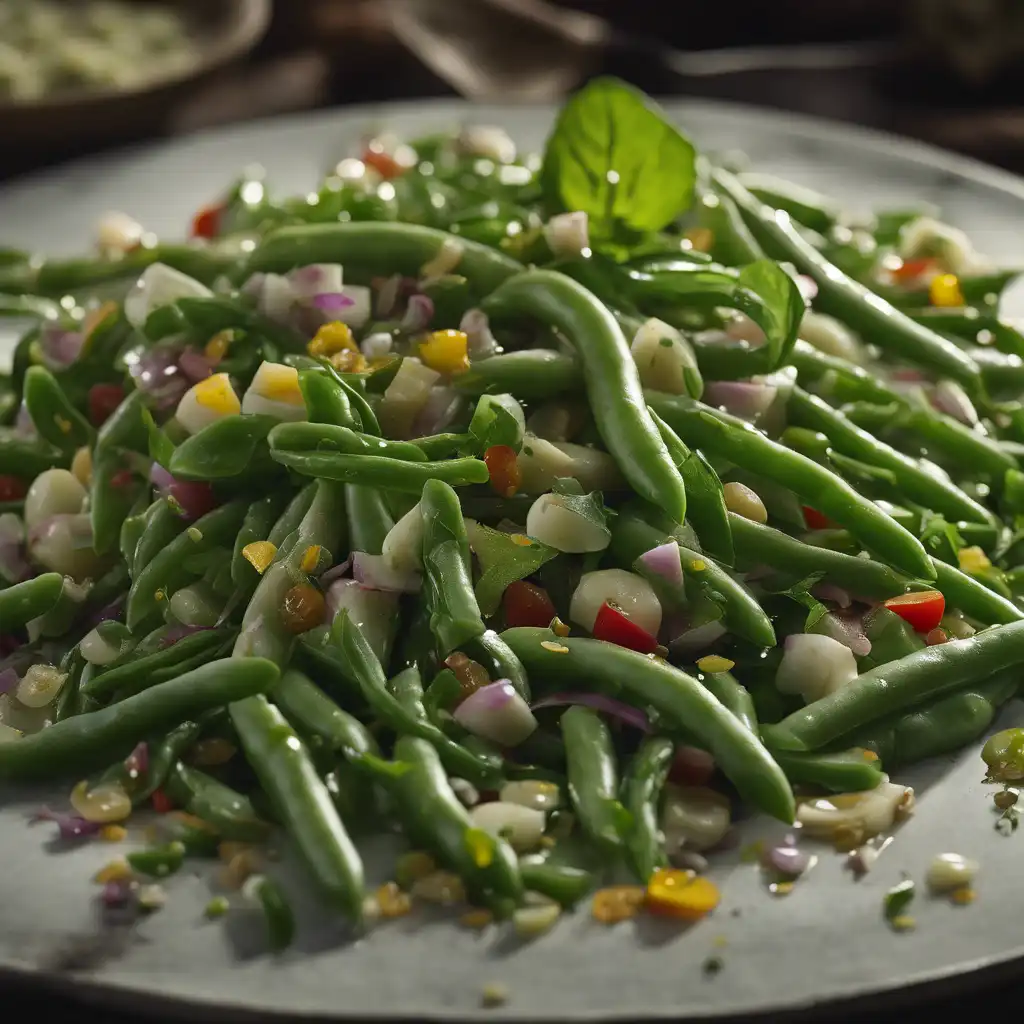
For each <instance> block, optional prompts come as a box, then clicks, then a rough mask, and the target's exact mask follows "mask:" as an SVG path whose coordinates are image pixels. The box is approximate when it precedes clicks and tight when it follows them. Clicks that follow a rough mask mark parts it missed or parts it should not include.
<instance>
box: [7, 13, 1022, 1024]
mask: <svg viewBox="0 0 1024 1024" xmlns="http://www.w3.org/2000/svg"><path fill="white" fill-rule="evenodd" d="M404 7H405V13H406V15H407V16H408V17H410V18H412V19H413V24H414V25H415V24H418V23H419V22H418V21H417V19H422V20H423V21H424V23H426V24H429V25H433V26H434V35H433V38H431V37H430V36H429V35H428V36H427V37H426V39H424V37H423V36H422V34H419V35H416V34H415V33H413V34H412V35H410V32H411V30H410V28H409V23H408V22H406V24H405V26H404V28H403V27H402V26H401V25H399V24H398V23H397V21H396V19H395V17H394V11H395V8H394V6H393V4H391V3H390V2H389V0H277V3H276V6H275V12H274V17H273V21H272V24H271V26H270V29H269V31H268V33H267V34H266V36H265V37H264V39H263V41H262V42H261V43H260V44H259V45H258V46H257V47H256V49H255V50H254V51H253V52H252V53H251V54H250V55H249V56H248V57H246V58H245V59H243V60H242V61H240V62H238V63H236V64H235V65H234V66H233V67H231V68H230V69H226V70H225V71H224V72H222V73H220V74H218V75H216V76H214V77H213V78H212V79H209V80H207V81H205V82H204V83H202V84H201V85H199V86H197V87H196V88H194V89H186V90H184V91H181V92H180V93H177V94H176V95H175V96H174V97H173V98H170V97H169V98H167V99H166V100H164V101H162V102H161V103H160V104H159V106H157V107H155V108H154V109H153V111H152V113H151V114H150V115H149V116H147V117H146V118H145V119H144V123H143V125H142V127H141V128H140V126H139V124H138V123H128V122H127V121H122V120H120V119H119V118H118V117H117V116H109V115H107V116H103V117H101V118H98V119H93V120H91V121H90V123H89V125H88V130H86V131H84V132H79V133H77V135H76V137H73V138H72V137H69V136H68V135H67V134H66V133H59V132H51V133H47V132H46V131H43V132H41V133H39V132H37V133H36V136H37V137H36V138H35V139H34V140H33V141H31V142H27V141H16V142H12V140H11V139H10V138H8V139H6V140H4V139H2V138H0V178H9V177H12V176H15V175H18V174H23V173H29V172H31V171H33V170H36V169H39V168H42V167H45V166H50V165H53V164H55V163H59V162H60V161H62V160H66V159H69V158H72V157H75V156H81V155H84V154H87V153H90V152H95V151H98V150H100V149H106V148H110V147H111V146H115V145H120V144H124V143H127V142H135V143H137V142H142V141H145V140H146V139H147V138H156V137H166V136H168V135H174V134H177V133H180V132H184V131H190V130H194V129H197V128H206V127H215V126H217V125H219V124H227V123H230V122H232V121H238V120H243V119H250V118H254V117H261V116H266V115H268V114H277V113H284V112H293V111H301V110H305V109H312V108H318V107H325V106H333V105H338V104H346V103H360V102H367V101H377V100H386V99H401V98H407V97H424V96H454V95H459V94H460V92H462V93H464V94H465V93H466V92H470V94H471V95H472V96H473V97H475V98H489V99H501V98H503V97H507V96H508V95H509V88H508V87H509V83H510V82H512V83H516V84H517V85H518V84H522V85H523V87H524V88H525V86H526V83H527V82H528V81H530V80H531V76H533V75H535V74H538V73H539V72H541V71H543V70H544V69H545V68H550V67H556V68H559V69H560V71H561V74H560V77H558V85H559V87H557V88H555V89H554V90H553V92H552V90H548V92H546V93H544V95H543V96H542V97H541V98H544V97H548V98H551V99H554V98H555V95H554V94H553V93H557V92H558V91H560V89H565V88H571V87H572V86H573V85H575V84H578V83H579V82H581V81H583V80H584V79H585V78H586V77H588V76H590V75H593V74H598V73H612V74H618V75H621V76H623V77H625V78H627V79H629V80H630V81H632V82H633V83H634V84H636V85H638V86H640V87H641V88H643V89H645V90H647V91H649V92H652V93H658V94H663V95H670V94H679V95H684V94H685V95H696V96H705V97H718V98H725V99H731V100H736V101H739V102H745V103H757V104H763V105H768V106H773V107H780V108H784V109H791V110H799V111H803V112H807V113H814V114H818V115H821V116H825V117H830V118H834V119H840V120H846V121H852V122H856V123H859V124H863V125H870V126H873V127H878V128H884V129H887V130H891V131H896V132H899V133H901V134H905V135H911V136H915V137H917V138H921V139H925V140H926V141H929V142H933V143H936V144H938V145H942V146H945V147H947V148H951V149H956V150H959V151H961V152H964V153H968V154H970V155H972V156H976V157H978V158H980V159H983V160H987V161H989V162H992V163H996V164H1000V165H1002V166H1004V167H1007V168H1010V169H1011V170H1017V171H1022V172H1024V0H772V2H765V0H727V2H717V3H703V2H696V0H574V2H572V3H559V4H554V5H552V6H551V7H550V8H549V7H548V5H547V4H545V3H544V2H542V0H438V3H436V4H434V3H431V2H429V0H408V2H407V3H405V5H404ZM571 9H574V10H575V11H577V12H583V13H585V14H588V15H591V16H596V17H597V18H599V19H601V22H600V23H598V22H595V21H584V22H580V23H577V22H574V21H572V20H569V21H568V22H564V21H563V20H560V19H558V18H557V17H552V16H551V12H552V10H554V11H555V12H556V13H557V12H558V11H561V12H562V13H563V14H564V13H565V12H566V11H569V10H571ZM552 25H555V26H557V28H558V30H557V31H556V30H555V28H552ZM545 26H547V27H545ZM449 31H451V33H452V35H451V38H450V39H447V38H446V34H447V33H448V32H449ZM566 32H568V37H566V35H565V33H566ZM580 35H582V36H588V35H589V37H591V38H596V39H598V40H599V41H598V42H595V43H594V44H592V45H590V46H585V45H581V44H579V43H578V42H575V43H574V42H573V38H574V36H575V37H579V36H580ZM438 39H440V40H443V41H454V42H456V43H457V44H458V46H459V47H460V48H461V49H462V50H466V48H467V47H468V48H469V49H468V50H467V52H472V53H474V54H476V55H477V60H478V62H479V63H481V64H483V65H485V66H486V67H485V71H486V70H487V69H488V68H491V67H495V68H496V67H499V66H500V67H501V68H502V69H503V77H502V79H501V80H498V79H494V80H493V81H491V82H490V84H486V83H485V84H484V86H482V87H478V88H476V89H475V90H467V89H466V88H465V82H464V81H463V80H461V79H460V78H459V76H458V75H456V74H454V73H453V68H452V65H451V62H450V61H448V62H446V60H445V59H444V57H443V56H441V55H440V54H441V53H442V49H441V44H440V43H439V42H438V41H437V40H438ZM485 77H486V75H485ZM460 86H461V88H460ZM481 89H482V90H483V91H481ZM534 98H537V97H536V95H535V97H534ZM0 116H2V108H0ZM0 123H2V122H0ZM0 231H2V225H0ZM1010 884H1012V881H1011V883H1010ZM0 913H2V910H0ZM780 940H782V941H784V936H780ZM908 941H913V939H912V937H910V938H909V939H908ZM1021 991H1024V987H1022V986H1021V985H1020V984H1018V983H1016V982H1014V981H1013V980H1009V981H1007V977H1006V973H1005V972H1000V974H999V975H998V976H989V977H985V978H975V979H974V983H973V985H972V991H971V992H970V994H967V995H963V994H958V993H956V992H952V991H951V990H950V989H948V988H943V989H941V990H938V989H936V990H932V991H931V992H930V993H921V994H920V998H919V996H918V994H917V993H909V992H904V993H903V994H902V998H900V999H898V1000H897V999H889V1000H886V1001H884V1002H882V1003H879V1004H875V1005H873V1006H870V1007H858V1008H856V1009H850V1008H847V1009H846V1010H843V1011H841V1013H840V1015H839V1016H836V1015H835V1014H834V1013H833V1014H827V1016H828V1017H829V1018H830V1019H834V1020H843V1021H849V1022H851V1024H852V1022H853V1021H855V1020H857V1021H859V1020H862V1019H863V1018H864V1017H865V1015H866V1014H870V1016H871V1019H873V1020H874V1021H875V1022H877V1024H896V1022H897V1021H900V1022H904V1021H906V1020H907V1018H908V1017H909V1018H910V1019H912V1020H917V1019H921V1020H924V1019H925V1018H926V1016H927V1017H928V1018H929V1019H930V1018H932V1017H934V1015H935V1013H936V1011H941V1012H942V1013H943V1015H944V1016H945V1017H947V1019H970V1018H971V1016H972V1015H973V1016H980V1015H985V1016H987V1017H988V1018H989V1019H991V1018H993V1017H994V1016H995V1014H996V1013H999V1012H1000V1011H1002V1010H1003V1007H1004V1006H1006V1007H1007V1009H1009V1008H1010V1007H1014V1008H1015V1009H1014V1012H1019V1008H1018V1007H1019V1004H1018V1002H1017V999H1016V998H1015V997H1016V996H1017V994H1018V993H1019V992H1021ZM0 997H4V1002H5V1003H6V1004H7V1006H8V1007H10V1008H11V1009H12V1010H13V1009H14V1008H15V1007H16V1008H17V1012H18V1013H19V1015H20V1016H21V1017H22V1018H23V1019H35V1018H41V1017H44V1018H45V1019H46V1020H48V1021H56V1020H68V1021H71V1020H74V1021H75V1024H93V1022H96V1024H98V1022H100V1021H103V1022H105V1024H127V1022H129V1021H133V1022H136V1024H139V1022H141V1021H146V1020H149V1019H150V1018H151V1014H149V1013H147V1012H146V1011H145V1010H142V1009H141V1008H140V1012H139V1013H136V1014H125V1013H114V1012H108V1011H105V1010H104V1011H100V1010H94V1009H89V1008H83V1007H81V1006H77V1005H75V1004H74V1003H72V1002H71V1001H70V1000H68V999H67V998H66V997H64V996H55V995H53V994H47V993H40V992H28V991H26V990H23V989H22V988H21V987H20V986H19V987H17V988H15V987H13V986H11V985H10V984H9V983H8V984H5V983H4V981H3V980H2V979H0ZM908 998H909V999H912V1000H913V1004H912V1005H911V1006H906V1005H905V1004H906V1002H907V1000H908ZM190 1016H191V1015H190ZM813 1016H814V1017H816V1018H820V1017H821V1016H822V1014H817V1013H815V1014H813ZM777 1019H778V1020H781V1019H782V1018H777ZM802 1019H807V1018H806V1017H804V1018H802Z"/></svg>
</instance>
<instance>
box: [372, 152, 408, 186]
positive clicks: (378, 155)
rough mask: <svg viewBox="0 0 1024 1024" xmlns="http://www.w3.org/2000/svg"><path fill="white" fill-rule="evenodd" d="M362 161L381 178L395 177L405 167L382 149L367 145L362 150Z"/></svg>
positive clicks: (401, 172) (402, 171)
mask: <svg viewBox="0 0 1024 1024" xmlns="http://www.w3.org/2000/svg"><path fill="white" fill-rule="evenodd" d="M362 160H363V163H364V164H366V166H367V167H372V168H373V169H374V170H375V171H376V172H377V173H378V174H379V175H380V176H381V177H382V178H384V179H390V178H397V177H398V176H399V175H400V174H403V173H404V172H405V168H404V167H403V166H402V165H401V164H400V163H399V162H398V161H397V160H396V159H395V158H394V157H393V156H392V155H391V154H390V153H385V152H384V150H383V149H375V148H374V147H373V146H367V147H366V149H365V150H364V151H363V156H362Z"/></svg>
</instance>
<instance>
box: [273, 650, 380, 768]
mask: <svg viewBox="0 0 1024 1024" xmlns="http://www.w3.org/2000/svg"><path fill="white" fill-rule="evenodd" d="M270 699H271V700H272V701H273V702H274V703H275V704H276V705H277V706H278V707H279V708H280V709H281V711H282V713H283V714H284V716H285V718H287V719H288V721H289V722H291V723H292V725H293V726H295V728H296V729H298V730H299V732H301V733H303V734H304V735H306V736H309V737H311V738H315V739H317V740H318V741H319V742H321V743H322V744H324V745H325V746H326V747H327V748H328V749H329V750H331V751H334V752H335V753H339V754H345V753H346V752H347V751H355V752H356V753H357V754H377V753H379V752H380V751H379V749H378V747H377V741H376V740H375V739H374V738H373V734H372V733H371V732H370V731H369V730H368V729H367V728H366V726H365V725H363V723H362V722H360V721H359V719H358V718H356V717H355V716H354V715H350V714H349V713H348V712H347V711H343V710H342V709H341V708H340V707H338V705H337V704H335V703H334V701H333V700H331V698H330V697H328V696H327V694H325V693H324V692H323V690H321V689H320V688H319V687H318V686H317V685H316V683H314V682H313V681H312V680H311V679H310V678H309V676H307V675H305V674H304V673H302V672H299V671H298V670H297V669H294V668H289V669H287V670H286V671H285V672H283V673H282V674H281V678H280V679H279V680H278V681H277V682H276V683H275V684H274V686H273V688H272V689H271V691H270Z"/></svg>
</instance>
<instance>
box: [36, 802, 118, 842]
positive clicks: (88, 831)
mask: <svg viewBox="0 0 1024 1024" xmlns="http://www.w3.org/2000/svg"><path fill="white" fill-rule="evenodd" d="M32 820H33V821H52V822H53V823H54V824H55V825H56V826H57V830H58V835H59V836H60V838H61V839H64V840H71V839H86V838H88V837H89V836H94V835H96V833H97V832H99V831H100V829H102V828H103V822H101V821H87V820H86V819H85V818H82V817H80V816H79V815H77V814H67V813H62V812H60V811H51V810H50V808H49V807H43V808H41V809H40V810H39V811H37V812H36V813H35V814H34V815H33V816H32Z"/></svg>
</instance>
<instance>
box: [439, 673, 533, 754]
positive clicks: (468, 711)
mask: <svg viewBox="0 0 1024 1024" xmlns="http://www.w3.org/2000/svg"><path fill="white" fill-rule="evenodd" d="M454 716H455V720H456V721H457V722H458V723H459V725H461V726H462V727H463V728H464V729H467V730H469V732H471V733H473V734H474V735H475V736H482V737H483V738H484V739H488V740H491V741H492V742H493V743H497V744H498V745H499V746H502V747H514V746H517V745H518V744H520V743H522V742H523V740H525V739H526V737H527V736H529V735H530V734H531V733H532V732H533V731H534V730H535V729H536V728H537V719H536V718H534V717H533V712H532V711H531V710H530V706H529V705H528V704H527V703H526V701H524V700H523V698H522V697H520V696H519V694H518V693H517V692H516V688H515V687H514V686H513V685H512V684H511V683H510V682H509V681H508V680H507V679H498V680H496V681H495V682H493V683H489V684H488V685H487V686H481V687H480V689H479V690H475V691H474V692H473V693H471V694H470V695H469V696H468V697H467V698H466V699H465V700H464V701H463V702H462V703H461V704H459V706H458V707H457V708H456V709H455V712H454Z"/></svg>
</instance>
